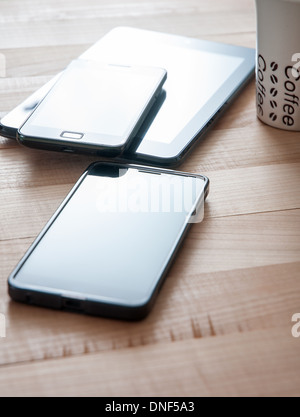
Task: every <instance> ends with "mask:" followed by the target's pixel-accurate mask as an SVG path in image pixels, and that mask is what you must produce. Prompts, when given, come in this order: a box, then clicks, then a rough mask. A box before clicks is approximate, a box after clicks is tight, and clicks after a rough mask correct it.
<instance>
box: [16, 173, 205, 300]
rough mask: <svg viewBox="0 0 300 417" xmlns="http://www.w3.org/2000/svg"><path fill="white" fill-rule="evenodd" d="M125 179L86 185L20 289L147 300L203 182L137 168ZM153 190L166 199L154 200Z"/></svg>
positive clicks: (93, 179) (94, 179)
mask: <svg viewBox="0 0 300 417" xmlns="http://www.w3.org/2000/svg"><path fill="white" fill-rule="evenodd" d="M120 174H121V176H120V177H119V178H118V177H99V176H96V175H95V176H94V175H88V176H87V177H86V178H85V180H84V181H83V182H82V184H81V185H80V186H79V188H78V189H77V191H76V193H75V194H74V195H73V197H72V198H71V199H70V200H69V202H68V204H67V205H66V206H65V207H64V209H63V210H62V212H61V213H60V214H59V216H58V217H57V218H56V220H55V221H54V223H53V224H52V225H51V227H50V228H49V229H48V231H47V232H46V234H45V235H44V236H43V238H42V239H41V241H40V242H39V243H38V245H37V247H36V248H35V249H34V251H33V252H32V253H31V255H30V256H29V258H28V259H27V261H26V262H25V263H24V264H23V265H22V267H21V269H20V270H19V272H18V273H17V275H16V278H17V279H18V280H19V281H20V282H21V283H22V282H24V283H26V284H27V285H33V286H34V285H37V286H39V287H41V286H42V287H44V288H52V289H58V290H60V291H71V292H78V293H81V294H82V293H84V294H87V295H90V297H93V298H94V297H97V296H99V297H101V298H102V299H105V298H107V299H111V298H114V299H117V300H119V301H120V300H126V302H127V303H131V302H132V303H134V302H137V300H139V301H141V300H142V299H143V298H144V297H146V296H148V292H149V291H151V290H152V289H153V286H155V284H156V282H157V279H158V278H159V277H160V274H161V272H162V270H163V269H164V267H165V263H166V262H167V260H168V259H169V257H170V255H171V254H172V251H173V249H174V245H176V243H177V241H178V239H179V238H180V236H181V233H182V230H183V228H184V227H185V225H186V222H187V215H189V214H191V212H192V211H193V209H194V205H195V203H196V202H197V201H198V200H199V197H200V196H202V195H203V187H204V181H203V180H202V179H200V178H195V177H183V176H174V175H167V174H162V175H154V174H147V173H144V172H140V171H138V170H135V169H131V170H127V171H126V170H122V172H121V173H120ZM163 177H165V178H163ZM157 186H159V187H160V188H158V189H157V188H156V187H157ZM155 189H156V190H158V191H159V193H160V195H161V196H162V197H163V199H162V200H160V201H158V200H157V199H153V198H151V195H155V194H153V193H154V191H153V190H155ZM145 190H148V191H147V192H146V193H145ZM190 192H191V193H190ZM189 194H190V195H189ZM185 195H186V198H184V196H185ZM158 202H159V204H157V203H158ZM183 202H184V204H183ZM188 218H189V216H188Z"/></svg>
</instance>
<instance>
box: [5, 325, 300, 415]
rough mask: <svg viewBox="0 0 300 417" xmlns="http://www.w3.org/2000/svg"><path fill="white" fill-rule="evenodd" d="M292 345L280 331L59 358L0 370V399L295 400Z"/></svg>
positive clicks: (298, 364) (299, 381)
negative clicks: (244, 397) (245, 397)
mask: <svg viewBox="0 0 300 417" xmlns="http://www.w3.org/2000/svg"><path fill="white" fill-rule="evenodd" d="M298 342H299V340H298V339H293V337H292V336H291V333H290V329H289V328H288V326H286V327H278V328H275V329H264V330H262V331H259V330H258V331H252V332H247V333H242V334H240V333H237V334H231V335H226V336H217V337H209V338H202V339H195V340H188V341H182V342H175V343H166V344H160V345H152V346H141V347H135V348H128V349H124V350H122V351H111V352H105V353H100V354H86V355H83V356H78V357H73V358H69V357H68V352H67V351H65V357H64V359H63V360H62V359H58V360H44V361H42V362H38V363H33V364H24V365H17V366H15V365H13V366H9V367H5V368H3V371H4V372H2V373H1V374H0V392H1V396H18V395H21V396H85V395H89V396H134V397H139V396H197V397H199V396H204V395H206V396H210V395H222V396H225V395H227V396H235V395H240V396H242V395H248V396H249V395H252V396H284V395H291V394H293V395H297V396H298V395H299V393H300V391H299V387H300V358H299V343H298ZM91 369H92V370H93V372H91ZM136 402H138V399H136ZM99 411H103V410H99Z"/></svg>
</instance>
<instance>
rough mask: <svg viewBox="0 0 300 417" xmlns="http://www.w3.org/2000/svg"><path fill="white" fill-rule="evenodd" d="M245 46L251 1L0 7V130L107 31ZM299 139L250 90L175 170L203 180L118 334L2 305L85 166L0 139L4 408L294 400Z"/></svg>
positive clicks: (81, 159)
mask: <svg viewBox="0 0 300 417" xmlns="http://www.w3.org/2000/svg"><path fill="white" fill-rule="evenodd" d="M120 25H122V26H124V25H128V26H134V27H138V28H144V29H150V30H157V31H161V32H169V33H175V34H179V35H184V36H191V37H197V38H202V39H208V40H214V41H221V42H227V43H232V44H236V45H243V46H249V47H255V9H254V1H253V0H243V1H241V0H214V1H209V0H184V1H182V0H164V1H162V0H151V1H148V0H136V1H127V0H118V1H117V0H101V1H99V0H84V1H83V0H64V2H62V1H59V0H51V1H50V0H48V1H47V0H39V1H37V0H27V1H21V0H1V1H0V53H2V54H5V57H6V62H7V73H6V78H1V79H0V116H3V115H4V114H5V113H6V112H7V111H9V110H11V109H12V108H13V107H14V106H16V105H17V104H18V103H19V102H20V101H22V100H23V99H24V98H26V97H27V96H28V95H29V94H30V93H31V92H33V91H34V90H35V89H37V88H38V87H39V86H41V85H42V84H44V83H45V82H46V81H47V80H49V79H50V78H51V77H52V76H53V75H54V74H56V73H58V72H59V71H60V70H61V69H62V68H64V67H65V66H66V65H67V63H68V62H69V61H70V60H71V59H73V58H75V57H77V56H78V55H79V54H80V53H81V52H83V51H84V50H85V49H87V48H88V47H89V46H90V45H91V44H93V43H94V42H95V41H97V40H98V39H99V38H101V37H102V36H103V35H104V34H105V33H106V32H108V31H109V30H110V29H112V28H113V27H115V26H120ZM299 154H300V134H299V132H298V133H296V132H285V131H281V130H277V129H272V128H270V127H268V126H265V125H263V124H262V123H260V122H259V121H258V120H257V119H256V115H255V85H254V81H252V82H251V83H250V85H249V86H248V87H247V88H246V89H245V90H244V91H243V93H242V94H241V96H240V97H239V98H238V99H237V100H236V101H235V103H234V104H233V105H231V106H230V108H228V110H227V111H226V114H224V116H223V117H222V118H221V119H220V121H219V122H218V124H216V125H215V126H214V128H213V129H212V130H211V131H210V133H209V134H208V135H207V137H206V139H205V141H203V142H202V143H201V144H200V145H199V146H198V148H197V149H196V150H195V151H194V153H193V154H192V155H191V156H190V157H189V158H188V159H187V160H186V162H185V163H184V164H183V165H182V166H181V167H180V169H182V170H184V171H191V172H199V173H202V174H205V175H207V176H208V177H209V178H210V180H211V192H210V195H209V198H208V200H207V204H206V212H205V221H204V222H203V223H202V224H201V225H194V226H193V228H192V229H191V232H190V233H189V235H188V237H187V239H186V241H185V244H184V246H183V249H182V250H181V251H180V253H179V254H178V257H177V260H176V262H175V264H174V267H173V268H172V269H171V271H170V273H169V276H168V278H167V281H166V283H165V285H164V287H163V290H162V292H161V294H160V296H159V297H158V300H157V303H156V304H155V307H154V310H153V312H152V313H151V314H150V315H149V317H148V318H147V319H146V320H144V321H141V322H137V323H127V322H120V321H114V320H107V319H102V318H97V317H88V316H82V315H77V314H72V313H66V312H59V311H51V310H47V309H43V308H38V307H30V306H26V305H21V304H18V303H15V302H13V301H10V299H9V297H8V295H7V277H8V275H9V273H10V272H11V270H12V269H13V267H14V266H15V265H16V263H17V262H18V260H19V259H20V257H21V256H22V254H23V253H24V251H25V250H26V249H27V248H28V246H29V245H30V243H31V242H32V241H33V239H34V238H35V236H36V235H37V234H38V232H39V231H40V230H41V228H42V226H43V225H44V224H45V222H46V221H47V220H48V219H49V217H50V216H51V214H52V213H53V212H54V210H55V209H56V207H57V206H58V204H59V203H60V202H61V200H62V199H63V198H64V196H65V195H66V194H67V192H68V191H69V190H70V188H71V186H72V185H73V184H74V182H75V181H76V180H77V178H78V177H79V176H80V174H81V173H82V171H83V170H84V169H85V168H86V167H87V166H88V164H89V163H90V162H91V161H92V160H93V158H90V157H86V156H73V155H67V154H59V153H51V152H43V151H34V150H30V149H25V148H22V147H20V146H18V145H17V143H16V142H15V141H14V140H8V139H5V138H2V137H1V138H0V210H1V211H0V213H1V214H0V313H2V314H5V317H6V325H7V329H6V331H7V335H6V336H7V337H6V338H5V339H4V338H2V339H0V395H1V396H10V395H26V396H27V395H34V396H35V395H38V396H40V395H46V396H49V395H75V396H85V395H95V396H118V395H122V396H124V395H130V396H145V395H146V396H156V395H175V396H179V395H182V396H190V395H194V396H204V395H211V396H212V395H213V396H215V395H222V396H223V395H260V396H267V395H272V396H275V395H299V394H300V338H294V337H292V333H291V328H292V324H293V323H292V322H291V318H292V315H293V314H294V313H300V297H299V291H300V279H299V266H300V263H299V259H300V257H299V255H300V210H299V206H300V192H299V191H300V190H299V175H300V165H299Z"/></svg>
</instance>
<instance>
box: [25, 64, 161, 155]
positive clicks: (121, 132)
mask: <svg viewBox="0 0 300 417" xmlns="http://www.w3.org/2000/svg"><path fill="white" fill-rule="evenodd" d="M166 77H167V72H166V70H165V69H163V68H155V67H154V68H153V67H140V66H130V65H128V66H122V65H113V64H107V63H99V62H93V61H87V60H82V59H81V60H79V59H78V60H75V61H73V62H72V63H71V64H70V65H69V66H68V67H67V69H66V70H65V71H64V73H63V74H62V75H61V77H60V78H59V79H58V81H57V82H56V83H55V85H54V86H53V87H52V89H51V90H50V91H49V93H48V94H47V95H46V97H45V98H44V99H43V100H42V101H41V103H40V104H39V105H38V106H37V107H36V109H35V110H34V112H33V113H32V114H31V116H30V117H29V118H28V119H27V120H26V122H25V123H24V124H23V126H22V127H21V128H20V129H19V131H18V140H19V142H21V143H22V144H23V145H27V146H30V147H36V148H43V149H50V150H59V151H67V152H80V151H81V152H88V153H95V154H98V155H104V156H116V155H120V154H121V153H122V152H123V151H124V150H125V148H126V146H129V145H130V142H131V140H132V139H133V138H134V137H135V135H136V133H137V131H138V129H139V128H140V126H141V124H142V123H143V121H144V119H145V117H146V115H147V114H148V112H149V111H150V109H151V107H152V105H153V104H154V102H155V100H156V98H157V97H158V96H159V95H160V93H161V90H162V86H163V84H164V82H165V80H166Z"/></svg>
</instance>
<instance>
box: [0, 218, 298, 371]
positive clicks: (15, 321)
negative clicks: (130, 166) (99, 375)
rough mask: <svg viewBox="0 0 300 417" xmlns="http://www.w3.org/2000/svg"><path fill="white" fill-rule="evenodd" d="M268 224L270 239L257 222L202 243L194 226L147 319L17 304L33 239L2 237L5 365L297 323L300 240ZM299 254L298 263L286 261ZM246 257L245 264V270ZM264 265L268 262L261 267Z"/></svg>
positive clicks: (0, 307)
mask: <svg viewBox="0 0 300 417" xmlns="http://www.w3.org/2000/svg"><path fill="white" fill-rule="evenodd" d="M261 220H262V219H261ZM262 223H263V221H261V222H260V224H262ZM265 223H267V222H266V221H265ZM268 226H269V228H270V230H269V235H268V231H267V230H265V235H266V238H265V240H264V241H263V242H262V238H261V236H260V234H259V232H257V233H256V234H255V233H253V231H252V233H251V231H250V225H249V230H248V233H249V234H250V236H248V238H247V237H245V238H244V240H243V236H242V235H241V231H240V227H239V226H238V225H236V231H235V232H236V234H238V235H239V237H240V238H239V239H238V238H237V237H232V236H231V237H230V241H229V237H228V236H230V235H229V233H227V235H226V233H224V231H223V230H222V229H221V230H220V234H219V235H217V236H216V235H214V234H213V233H211V232H208V233H207V235H206V234H204V236H203V240H202V241H201V239H199V237H198V236H197V235H196V234H195V233H193V232H192V233H191V234H190V235H189V236H188V238H187V240H186V242H185V244H184V247H183V250H182V251H181V252H180V253H179V255H178V257H177V260H176V262H175V264H174V267H173V268H172V269H171V271H170V273H169V275H168V277H167V280H166V282H165V285H164V287H163V289H162V291H161V294H160V296H159V297H158V300H157V303H156V305H155V307H154V309H153V312H152V313H151V314H150V315H149V316H148V318H147V319H146V320H144V321H142V322H139V323H123V322H120V321H114V320H106V319H101V318H94V317H87V316H81V315H77V314H72V313H63V312H57V311H52V310H48V309H41V308H38V307H31V306H25V305H22V304H18V303H15V302H9V297H8V295H7V293H6V292H7V290H6V287H7V284H6V279H7V277H8V274H9V273H10V272H11V271H12V268H13V267H14V266H15V264H16V263H17V262H18V261H19V259H20V257H21V255H22V254H23V253H24V251H25V249H26V247H28V246H29V243H30V240H29V239H27V240H26V241H24V242H23V241H20V240H19V241H12V242H2V243H0V253H1V254H2V256H1V264H0V294H1V297H0V311H1V312H3V313H5V314H6V316H7V326H8V327H7V339H6V340H4V341H2V342H1V343H2V345H1V346H2V349H0V363H1V364H5V363H14V362H24V361H25V362H26V361H33V360H40V359H43V358H49V357H51V358H53V357H60V356H62V355H63V352H64V350H66V351H67V352H69V355H76V354H79V353H80V354H81V353H83V352H85V351H86V350H87V351H89V352H95V351H102V350H111V349H122V348H124V347H127V346H140V345H148V344H155V343H162V342H167V341H174V340H187V339H192V338H195V337H196V338H197V337H209V336H211V335H212V333H213V334H217V335H220V334H228V333H236V332H247V331H252V330H257V329H264V328H270V327H276V326H277V325H284V324H287V323H290V319H291V317H292V315H293V314H294V313H295V312H298V310H299V307H300V305H299V297H298V294H299V290H300V287H299V286H300V281H299V279H298V277H299V267H300V263H299V262H297V261H298V260H299V253H300V248H299V239H298V238H297V236H296V231H295V230H292V228H289V227H286V228H285V229H284V233H285V235H282V234H280V230H277V233H278V234H277V235H274V233H270V232H271V225H270V223H269V225H268ZM237 230H238V232H237ZM273 230H274V229H273ZM281 233H282V232H281ZM293 235H294V236H293ZM207 236H208V239H209V242H207ZM214 236H215V241H217V239H218V237H219V239H222V236H223V243H222V245H220V244H218V243H214V242H213V237H214ZM220 236H221V237H220ZM275 237H276V238H275ZM225 238H227V239H226V241H225ZM250 238H251V241H250ZM270 239H272V240H273V241H274V242H277V244H276V245H273V248H272V245H270V244H268V242H269V241H270ZM234 240H236V246H235V247H234V248H232V243H230V242H233V241H234ZM228 241H229V242H228ZM201 242H202V246H203V248H201V247H200V246H201ZM295 242H296V243H295ZM213 245H214V247H213ZM256 245H257V247H256ZM297 245H298V248H297ZM226 246H227V249H226ZM287 246H288V247H287ZM289 248H290V249H289ZM280 255H281V257H280ZM292 258H293V259H294V262H293V263H286V262H288V259H292ZM230 260H231V261H230ZM242 263H243V266H244V268H243V269H237V267H238V266H240V265H241V264H242ZM276 263H278V264H277V265H276ZM280 263H282V264H281V265H280ZM261 264H263V265H264V266H263V267H258V266H257V265H261ZM268 265H269V266H268ZM235 267H236V269H235ZM206 271H210V272H206ZM212 323H213V324H212ZM20 341H22V343H20Z"/></svg>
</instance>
